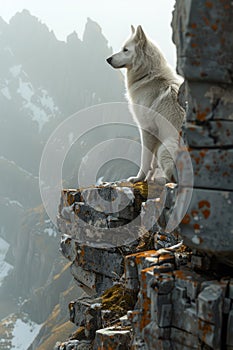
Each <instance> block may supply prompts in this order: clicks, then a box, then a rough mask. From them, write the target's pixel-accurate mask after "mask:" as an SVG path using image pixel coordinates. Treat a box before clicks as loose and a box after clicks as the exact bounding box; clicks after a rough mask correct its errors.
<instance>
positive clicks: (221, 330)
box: [55, 0, 233, 350]
mask: <svg viewBox="0 0 233 350" xmlns="http://www.w3.org/2000/svg"><path fill="white" fill-rule="evenodd" d="M232 15H233V6H232V2H231V1H230V0H221V1H201V0H200V1H199V0H198V1H196V0H195V1H188V2H187V1H184V0H177V1H176V8H175V11H174V14H173V23H172V25H173V33H174V34H173V35H174V41H175V43H176V45H177V58H178V71H179V73H181V74H182V75H183V76H184V77H185V83H184V84H183V86H182V89H181V92H180V95H181V101H187V102H188V103H186V107H187V123H186V125H185V127H184V132H185V134H186V138H187V142H188V145H189V150H190V156H191V159H192V165H193V169H194V190H193V196H192V200H191V204H190V206H189V208H188V211H187V213H186V215H185V216H184V218H183V220H182V223H181V225H180V228H177V229H176V230H173V231H172V232H170V233H167V232H165V231H164V229H165V228H166V225H167V223H168V221H169V218H170V215H171V214H172V211H173V210H174V203H175V200H176V196H177V191H178V190H177V189H178V188H179V184H177V185H174V184H173V185H171V184H170V185H169V184H167V185H165V186H161V185H159V184H147V185H146V184H140V183H139V184H136V185H134V186H132V185H131V186H130V185H129V184H124V183H121V184H119V183H118V184H108V185H106V186H100V187H93V188H86V189H80V190H65V191H63V194H62V199H61V204H60V208H59V218H58V225H59V229H60V231H61V233H62V238H61V250H62V253H63V255H64V256H65V257H66V258H67V259H68V260H69V261H71V263H72V264H71V273H72V275H73V276H74V279H75V281H76V283H78V285H80V286H82V288H83V289H84V291H85V293H86V295H85V296H83V298H79V299H76V300H72V301H71V302H70V304H69V312H70V320H71V322H73V323H74V324H76V325H77V331H76V332H75V333H74V334H73V335H72V336H71V337H70V339H67V340H66V341H64V342H62V343H57V344H56V346H55V349H56V350H64V349H66V350H67V349H96V350H100V349H118V350H119V349H121V350H124V349H135V350H138V349H143V350H153V349H156V350H157V349H161V350H162V349H164V350H165V349H166V350H171V349H176V350H189V349H203V350H221V349H228V350H230V349H233V337H232V335H233V270H232V265H233V259H232V255H233V246H232V244H233V243H232V242H233V241H232V239H231V236H232V222H231V206H232V176H231V174H232V167H233V162H232V146H233V142H232V141H233V140H232V132H233V128H232V88H233V86H232V84H233V75H232V72H233V65H232V48H233V40H232V29H233V26H232ZM185 161H186V159H185V157H184V153H183V152H180V154H179V158H178V164H179V165H180V168H181V171H182V169H185V166H182V164H183V165H184V163H185ZM185 175H186V176H188V174H185ZM150 186H152V190H151V189H150ZM187 190H189V189H188V188H186V187H185V186H183V187H182V191H184V192H185V191H187ZM103 201H104V202H108V203H109V207H110V208H111V206H114V202H115V201H117V202H118V203H123V208H120V206H119V210H112V212H111V211H110V212H109V211H108V212H107V211H106V210H105V207H104V206H103ZM115 209H116V207H115Z"/></svg>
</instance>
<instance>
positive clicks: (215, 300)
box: [198, 284, 223, 328]
mask: <svg viewBox="0 0 233 350" xmlns="http://www.w3.org/2000/svg"><path fill="white" fill-rule="evenodd" d="M222 307H223V291H222V288H221V287H220V286H218V285H215V284H212V285H210V286H209V287H206V288H205V289H204V290H203V291H202V292H201V293H200V294H199V295H198V317H199V318H201V319H202V320H203V321H206V322H209V323H212V324H215V325H216V326H217V327H219V328H221V326H222Z"/></svg>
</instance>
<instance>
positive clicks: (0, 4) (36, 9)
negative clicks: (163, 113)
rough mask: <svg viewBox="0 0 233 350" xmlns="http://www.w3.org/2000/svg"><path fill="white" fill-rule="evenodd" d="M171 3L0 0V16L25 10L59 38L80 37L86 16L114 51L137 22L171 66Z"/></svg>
mask: <svg viewBox="0 0 233 350" xmlns="http://www.w3.org/2000/svg"><path fill="white" fill-rule="evenodd" d="M174 3H175V0H161V1H158V0H140V1H139V0H115V1H114V0H112V1H111V0H99V1H95V0H0V16H1V17H2V18H3V19H4V20H5V21H6V22H8V21H9V19H10V18H11V17H12V16H13V15H14V14H15V13H16V12H18V11H22V10H23V9H28V10H29V11H30V12H31V14H32V15H34V16H36V17H38V18H39V19H40V20H41V21H42V22H43V23H45V24H46V25H47V26H48V27H49V29H51V30H53V31H54V33H55V35H56V37H57V38H58V39H60V40H65V39H66V36H67V35H68V34H70V33H72V32H73V31H76V32H77V34H78V36H79V38H82V34H83V30H84V26H85V23H86V19H87V17H90V18H91V19H92V20H94V21H96V22H98V23H99V25H100V26H101V27H102V30H103V34H104V35H105V37H106V38H107V40H108V42H109V45H110V46H112V47H113V49H114V51H117V50H119V49H120V48H121V46H122V44H123V42H124V41H125V40H126V39H127V37H128V36H129V33H130V25H131V24H133V25H135V26H136V25H139V24H141V25H142V27H143V29H144V30H145V32H146V33H147V35H148V36H149V37H150V38H151V39H152V40H153V41H154V42H155V43H157V44H158V46H159V47H160V48H161V49H162V51H163V52H164V54H165V56H166V58H167V59H168V61H169V63H170V64H171V65H173V66H175V62H176V58H175V55H176V51H175V46H174V45H173V43H172V39H171V35H172V31H171V26H170V23H171V19H172V10H173V7H174Z"/></svg>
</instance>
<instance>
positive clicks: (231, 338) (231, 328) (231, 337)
mask: <svg viewBox="0 0 233 350" xmlns="http://www.w3.org/2000/svg"><path fill="white" fill-rule="evenodd" d="M226 343H227V345H229V346H232V347H233V310H231V311H230V313H229V316H228V321H227V340H226Z"/></svg>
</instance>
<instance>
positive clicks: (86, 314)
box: [69, 298, 101, 340]
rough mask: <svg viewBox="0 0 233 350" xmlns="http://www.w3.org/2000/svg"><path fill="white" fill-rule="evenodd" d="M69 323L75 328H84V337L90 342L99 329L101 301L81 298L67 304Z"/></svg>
mask: <svg viewBox="0 0 233 350" xmlns="http://www.w3.org/2000/svg"><path fill="white" fill-rule="evenodd" d="M69 310H70V321H71V322H73V323H75V324H76V326H78V327H80V326H85V336H86V337H87V338H88V339H90V340H92V339H94V337H95V332H96V330H97V329H99V328H101V300H100V299H96V300H95V299H91V298H83V299H79V300H76V301H73V302H71V303H70V304H69Z"/></svg>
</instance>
